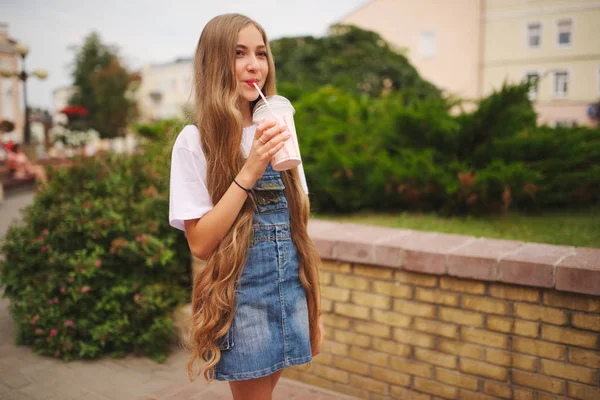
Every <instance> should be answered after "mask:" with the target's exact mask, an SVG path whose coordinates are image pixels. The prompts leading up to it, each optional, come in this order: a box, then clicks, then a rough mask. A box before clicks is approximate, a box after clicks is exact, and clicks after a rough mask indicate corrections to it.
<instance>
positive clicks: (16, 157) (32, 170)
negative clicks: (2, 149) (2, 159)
mask: <svg viewBox="0 0 600 400" xmlns="http://www.w3.org/2000/svg"><path fill="white" fill-rule="evenodd" d="M6 167H7V168H8V170H9V171H10V173H11V176H12V177H14V178H16V179H30V178H35V180H37V181H39V182H41V183H42V185H46V184H47V183H48V177H47V175H46V170H45V169H44V167H42V166H41V165H36V164H33V163H32V162H31V161H30V160H29V158H28V157H27V155H26V154H25V153H23V151H22V150H21V146H20V145H19V144H15V145H13V146H12V147H9V153H8V157H7V159H6Z"/></svg>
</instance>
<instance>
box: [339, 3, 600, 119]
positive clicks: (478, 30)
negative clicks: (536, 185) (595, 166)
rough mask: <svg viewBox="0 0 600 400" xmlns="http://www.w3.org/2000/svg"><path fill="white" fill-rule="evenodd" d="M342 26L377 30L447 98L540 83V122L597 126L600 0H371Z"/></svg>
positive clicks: (534, 92) (472, 96)
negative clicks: (510, 84) (526, 81)
mask: <svg viewBox="0 0 600 400" xmlns="http://www.w3.org/2000/svg"><path fill="white" fill-rule="evenodd" d="M339 22H340V23H345V24H353V25H357V26H359V27H362V28H365V29H370V30H373V31H376V32H378V33H379V34H380V35H381V36H382V37H383V38H384V39H386V40H387V41H389V42H390V43H392V44H394V45H395V46H397V47H398V48H400V49H404V50H405V52H406V55H407V57H408V59H409V60H410V62H411V63H412V64H413V65H414V66H415V67H416V68H417V70H418V71H419V73H420V74H421V75H422V76H423V77H424V78H425V79H427V80H429V81H431V82H433V83H434V84H435V85H437V86H438V87H440V88H442V89H445V90H446V91H447V92H449V93H452V94H456V95H459V96H461V97H462V98H465V99H476V98H479V97H481V96H486V95H488V94H490V93H491V92H492V91H493V90H494V89H499V88H500V87H501V86H502V84H503V83H504V82H505V81H509V82H518V81H522V80H523V79H537V80H538V85H537V87H536V88H534V89H533V90H532V91H531V93H530V96H531V99H532V100H535V107H536V110H537V112H538V115H539V122H540V123H547V124H550V125H573V124H578V125H592V124H594V123H595V122H596V120H595V119H593V118H592V117H591V116H590V115H589V114H588V113H589V109H590V105H591V104H592V103H594V102H597V101H598V100H600V1H599V0H451V1H450V0H449V1H445V0H422V1H419V2H409V1H408V0H370V1H367V2H366V3H365V4H364V5H363V6H361V7H359V8H358V9H356V10H354V11H353V12H351V13H350V14H348V15H347V16H345V17H344V18H342V19H341V20H340V21H339Z"/></svg>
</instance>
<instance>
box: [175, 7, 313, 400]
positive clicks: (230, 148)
mask: <svg viewBox="0 0 600 400" xmlns="http://www.w3.org/2000/svg"><path fill="white" fill-rule="evenodd" d="M194 78H195V111H196V113H195V114H196V116H195V118H196V124H195V125H188V126H186V127H185V128H184V129H183V130H182V131H181V132H180V133H179V135H178V136H177V139H176V141H175V144H174V146H173V150H172V157H171V188H170V207H169V221H170V224H171V225H172V226H173V227H175V228H178V229H181V230H184V231H185V234H186V237H187V240H188V243H189V246H190V249H191V251H192V254H193V255H194V256H196V257H198V258H200V259H204V260H206V263H205V265H204V266H203V267H202V268H201V269H200V270H199V271H197V272H196V274H195V276H194V284H193V292H192V309H193V326H192V337H191V346H192V355H191V359H190V362H189V363H188V373H189V374H190V378H191V377H192V376H193V375H194V370H195V363H196V362H199V363H202V362H205V363H206V365H205V370H204V377H205V379H207V380H209V381H210V380H213V379H216V380H223V381H229V385H230V387H231V391H232V393H233V396H234V399H242V398H243V399H246V400H248V399H249V400H252V399H260V400H264V399H270V398H271V393H272V391H273V389H274V387H275V385H276V383H277V380H278V379H279V377H280V375H281V372H282V369H283V368H286V367H290V366H293V365H299V364H305V363H309V362H310V361H311V360H312V356H314V355H316V354H318V352H319V349H320V343H321V340H322V336H321V331H322V327H321V325H320V323H319V321H320V318H319V316H320V309H321V308H320V292H319V277H318V264H319V262H320V258H319V254H318V252H317V250H316V249H315V247H314V245H313V243H312V242H311V240H310V238H309V236H308V232H307V222H308V217H309V212H310V207H309V200H308V195H307V194H308V189H307V186H306V180H305V177H304V172H303V170H302V168H301V167H299V168H297V169H296V168H295V169H293V170H289V171H284V172H277V171H274V170H273V169H272V168H271V164H270V159H271V157H272V156H273V155H274V154H275V153H276V152H277V151H278V150H279V149H281V148H282V147H283V142H284V141H285V140H286V139H288V138H289V134H288V133H286V132H285V126H282V125H280V124H278V123H277V122H276V121H274V120H270V119H269V120H265V121H262V122H260V123H259V124H258V125H254V124H253V122H252V109H253V106H254V105H255V104H256V102H257V100H258V99H259V95H258V93H257V91H256V88H255V87H254V85H253V84H254V83H256V84H257V85H258V86H259V88H261V89H262V91H263V93H264V94H265V95H266V96H271V95H274V94H275V93H276V88H275V65H274V62H273V56H272V54H271V52H270V48H269V43H268V40H267V36H266V34H265V32H264V30H263V29H262V27H261V26H260V25H258V24H257V23H256V22H254V21H253V20H251V19H250V18H248V17H245V16H243V15H239V14H226V15H221V16H218V17H216V18H214V19H212V20H211V21H210V22H209V23H208V24H207V25H206V27H205V28H204V30H203V32H202V34H201V36H200V40H199V42H198V46H197V50H196V55H195V60H194ZM198 374H200V371H198Z"/></svg>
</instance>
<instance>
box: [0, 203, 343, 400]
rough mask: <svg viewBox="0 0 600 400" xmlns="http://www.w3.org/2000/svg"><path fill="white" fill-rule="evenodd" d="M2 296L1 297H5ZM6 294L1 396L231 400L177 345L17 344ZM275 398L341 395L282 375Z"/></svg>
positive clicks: (5, 220)
mask: <svg viewBox="0 0 600 400" xmlns="http://www.w3.org/2000/svg"><path fill="white" fill-rule="evenodd" d="M31 199H32V195H31V194H28V193H25V194H19V195H15V196H14V197H9V198H8V199H5V200H4V202H3V203H2V205H0V239H1V238H2V237H3V236H4V234H5V232H6V228H7V225H8V224H9V223H11V222H12V221H13V220H14V219H15V218H16V217H17V215H18V210H19V209H20V207H23V206H25V205H27V204H29V203H30V202H31ZM0 297H1V296H0ZM8 306H9V302H8V300H7V299H0V399H2V400H71V399H73V400H74V399H77V400H188V399H189V400H199V399H205V400H221V399H223V400H224V399H231V394H230V391H229V386H228V385H227V384H226V383H222V382H221V383H214V384H210V385H209V384H207V383H206V382H205V381H204V379H201V378H199V379H197V380H196V381H195V382H193V383H190V382H189V381H188V379H187V372H186V370H185V367H186V363H187V358H188V356H187V353H186V352H185V351H184V350H182V349H178V348H176V349H174V351H173V353H172V354H171V355H170V356H169V358H168V359H167V361H166V362H165V363H164V364H157V363H155V362H153V361H152V360H150V359H147V358H138V357H133V356H128V357H126V358H124V359H113V358H109V357H105V358H103V359H101V360H97V361H73V362H70V363H66V362H63V361H60V360H56V359H53V358H49V357H42V356H39V355H37V354H35V353H33V351H32V349H31V348H30V347H24V346H16V345H15V344H14V340H13V322H12V318H11V316H10V314H9V311H8ZM273 399H274V400H342V399H351V398H350V397H347V396H343V395H338V394H336V393H332V392H328V391H325V390H321V389H318V388H314V387H312V386H308V385H305V384H301V383H297V382H295V381H292V380H289V379H285V378H282V379H281V381H280V382H279V384H278V385H277V388H276V389H275V393H274V396H273Z"/></svg>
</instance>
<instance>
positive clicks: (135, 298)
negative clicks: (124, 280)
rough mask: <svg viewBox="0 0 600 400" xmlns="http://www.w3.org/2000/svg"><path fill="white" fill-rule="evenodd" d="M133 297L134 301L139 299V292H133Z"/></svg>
mask: <svg viewBox="0 0 600 400" xmlns="http://www.w3.org/2000/svg"><path fill="white" fill-rule="evenodd" d="M133 299H134V300H135V301H138V300H139V299H140V294H139V293H136V294H135V296H133Z"/></svg>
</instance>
